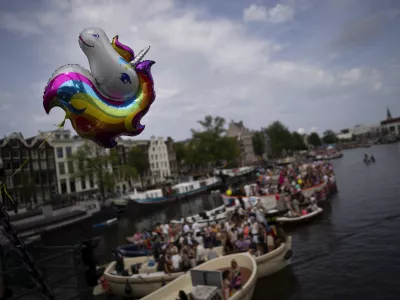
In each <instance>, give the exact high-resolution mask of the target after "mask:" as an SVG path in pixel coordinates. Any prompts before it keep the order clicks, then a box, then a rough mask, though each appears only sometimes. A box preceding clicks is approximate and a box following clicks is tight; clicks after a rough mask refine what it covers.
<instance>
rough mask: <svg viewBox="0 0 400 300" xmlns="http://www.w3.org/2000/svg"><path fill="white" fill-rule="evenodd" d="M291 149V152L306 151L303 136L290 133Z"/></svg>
mask: <svg viewBox="0 0 400 300" xmlns="http://www.w3.org/2000/svg"><path fill="white" fill-rule="evenodd" d="M292 147H293V148H292V149H293V150H297V151H301V150H307V146H306V144H305V143H304V138H303V136H302V135H301V134H300V133H298V132H296V131H294V132H293V133H292Z"/></svg>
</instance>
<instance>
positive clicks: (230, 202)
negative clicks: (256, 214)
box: [221, 182, 326, 212]
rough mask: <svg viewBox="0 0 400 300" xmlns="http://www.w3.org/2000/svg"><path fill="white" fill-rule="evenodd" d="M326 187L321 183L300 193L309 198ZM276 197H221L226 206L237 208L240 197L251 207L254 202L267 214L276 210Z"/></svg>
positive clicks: (224, 195)
mask: <svg viewBox="0 0 400 300" xmlns="http://www.w3.org/2000/svg"><path fill="white" fill-rule="evenodd" d="M325 186H326V182H322V183H320V184H317V185H314V186H312V187H309V188H304V189H302V193H303V195H304V197H306V198H310V197H311V196H312V195H313V194H314V193H315V192H320V191H322V190H323V189H324V188H325ZM277 196H279V194H268V195H263V196H250V197H247V196H227V195H226V194H223V195H221V197H222V199H223V201H224V203H225V205H226V206H229V207H230V206H238V205H239V200H238V198H239V197H241V198H242V199H243V201H244V202H250V204H251V205H254V202H256V201H257V202H259V204H260V206H261V207H262V208H263V209H264V210H265V211H267V212H271V211H272V210H275V209H277V200H276V198H277Z"/></svg>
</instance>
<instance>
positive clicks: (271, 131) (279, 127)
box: [266, 121, 293, 157]
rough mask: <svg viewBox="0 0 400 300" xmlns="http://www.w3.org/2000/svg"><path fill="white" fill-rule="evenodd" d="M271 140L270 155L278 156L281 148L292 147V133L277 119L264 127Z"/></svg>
mask: <svg viewBox="0 0 400 300" xmlns="http://www.w3.org/2000/svg"><path fill="white" fill-rule="evenodd" d="M266 133H267V134H268V136H269V138H270V142H271V149H272V155H273V156H274V157H279V156H281V155H282V154H283V150H289V149H292V147H293V145H292V134H291V133H290V131H289V129H288V128H287V127H286V126H285V125H283V124H282V123H281V122H279V121H275V122H273V123H272V124H271V125H269V126H268V127H267V129H266Z"/></svg>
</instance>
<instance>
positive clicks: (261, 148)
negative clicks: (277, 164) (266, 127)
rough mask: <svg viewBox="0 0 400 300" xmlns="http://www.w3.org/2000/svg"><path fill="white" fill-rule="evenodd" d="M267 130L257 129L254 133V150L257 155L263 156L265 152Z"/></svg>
mask: <svg viewBox="0 0 400 300" xmlns="http://www.w3.org/2000/svg"><path fill="white" fill-rule="evenodd" d="M265 140H266V136H265V132H262V131H256V132H255V133H254V135H253V150H254V154H255V155H257V156H262V155H263V154H264V153H265V152H266V149H265Z"/></svg>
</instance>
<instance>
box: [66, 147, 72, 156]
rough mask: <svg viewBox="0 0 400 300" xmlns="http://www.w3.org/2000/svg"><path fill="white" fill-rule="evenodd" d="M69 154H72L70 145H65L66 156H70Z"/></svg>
mask: <svg viewBox="0 0 400 300" xmlns="http://www.w3.org/2000/svg"><path fill="white" fill-rule="evenodd" d="M71 154H72V149H71V147H65V155H66V156H67V157H68V156H71Z"/></svg>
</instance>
